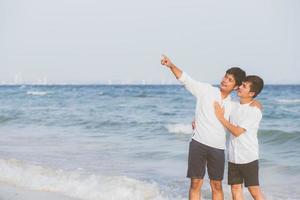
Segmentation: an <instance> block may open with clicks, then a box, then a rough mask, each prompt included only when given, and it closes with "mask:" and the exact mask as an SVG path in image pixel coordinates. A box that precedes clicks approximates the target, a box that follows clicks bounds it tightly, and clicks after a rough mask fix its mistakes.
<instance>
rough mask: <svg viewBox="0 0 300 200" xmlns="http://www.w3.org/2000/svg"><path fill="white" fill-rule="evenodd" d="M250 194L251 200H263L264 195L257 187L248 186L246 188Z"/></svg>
mask: <svg viewBox="0 0 300 200" xmlns="http://www.w3.org/2000/svg"><path fill="white" fill-rule="evenodd" d="M248 190H249V192H250V194H251V195H252V197H253V199H255V200H264V199H265V198H264V195H263V193H262V192H261V190H260V188H259V186H250V187H248Z"/></svg>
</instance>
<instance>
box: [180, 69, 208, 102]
mask: <svg viewBox="0 0 300 200" xmlns="http://www.w3.org/2000/svg"><path fill="white" fill-rule="evenodd" d="M178 80H179V82H180V83H182V84H183V85H184V87H185V88H186V89H187V90H188V91H189V92H190V93H192V95H194V96H195V97H198V96H200V95H202V94H205V92H207V91H208V90H209V88H212V86H211V85H210V84H208V83H201V82H199V81H196V80H194V79H192V78H191V77H190V76H189V75H188V74H186V73H185V72H182V74H181V76H180V77H179V79H178Z"/></svg>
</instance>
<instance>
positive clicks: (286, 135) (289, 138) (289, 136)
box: [258, 130, 300, 144]
mask: <svg viewBox="0 0 300 200" xmlns="http://www.w3.org/2000/svg"><path fill="white" fill-rule="evenodd" d="M258 134H259V136H258V137H261V139H262V140H263V142H264V143H265V144H290V143H295V144H297V143H299V142H300V132H298V131H296V132H285V131H280V130H259V132H258Z"/></svg>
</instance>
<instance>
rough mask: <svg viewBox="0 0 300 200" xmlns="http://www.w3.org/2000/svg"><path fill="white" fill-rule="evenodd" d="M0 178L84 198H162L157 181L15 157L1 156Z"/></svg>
mask: <svg viewBox="0 0 300 200" xmlns="http://www.w3.org/2000/svg"><path fill="white" fill-rule="evenodd" d="M0 170H1V173H0V181H3V182H7V183H11V184H14V185H17V186H21V187H25V188H29V189H32V190H39V191H48V192H57V193H61V194H64V195H67V196H70V197H75V198H79V199H85V200H101V199H105V200H106V199H110V200H115V199H116V200H119V199H123V200H127V199H128V200H164V199H168V198H167V197H164V196H163V194H162V193H161V192H160V190H159V187H158V186H157V184H156V183H148V182H144V181H140V180H136V179H132V178H129V177H126V176H115V177H114V176H102V175H97V174H89V175H88V174H86V173H83V172H80V170H77V171H64V170H61V169H56V170H55V169H51V168H47V167H43V166H39V165H32V164H28V163H25V162H23V161H19V160H15V159H9V160H6V159H0Z"/></svg>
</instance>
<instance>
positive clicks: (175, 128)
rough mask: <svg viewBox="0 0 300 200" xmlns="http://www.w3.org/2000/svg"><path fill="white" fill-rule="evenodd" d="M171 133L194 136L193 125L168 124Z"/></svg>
mask: <svg viewBox="0 0 300 200" xmlns="http://www.w3.org/2000/svg"><path fill="white" fill-rule="evenodd" d="M165 127H166V128H167V129H168V131H169V133H180V134H192V125H191V124H167V125H166V126H165Z"/></svg>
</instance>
